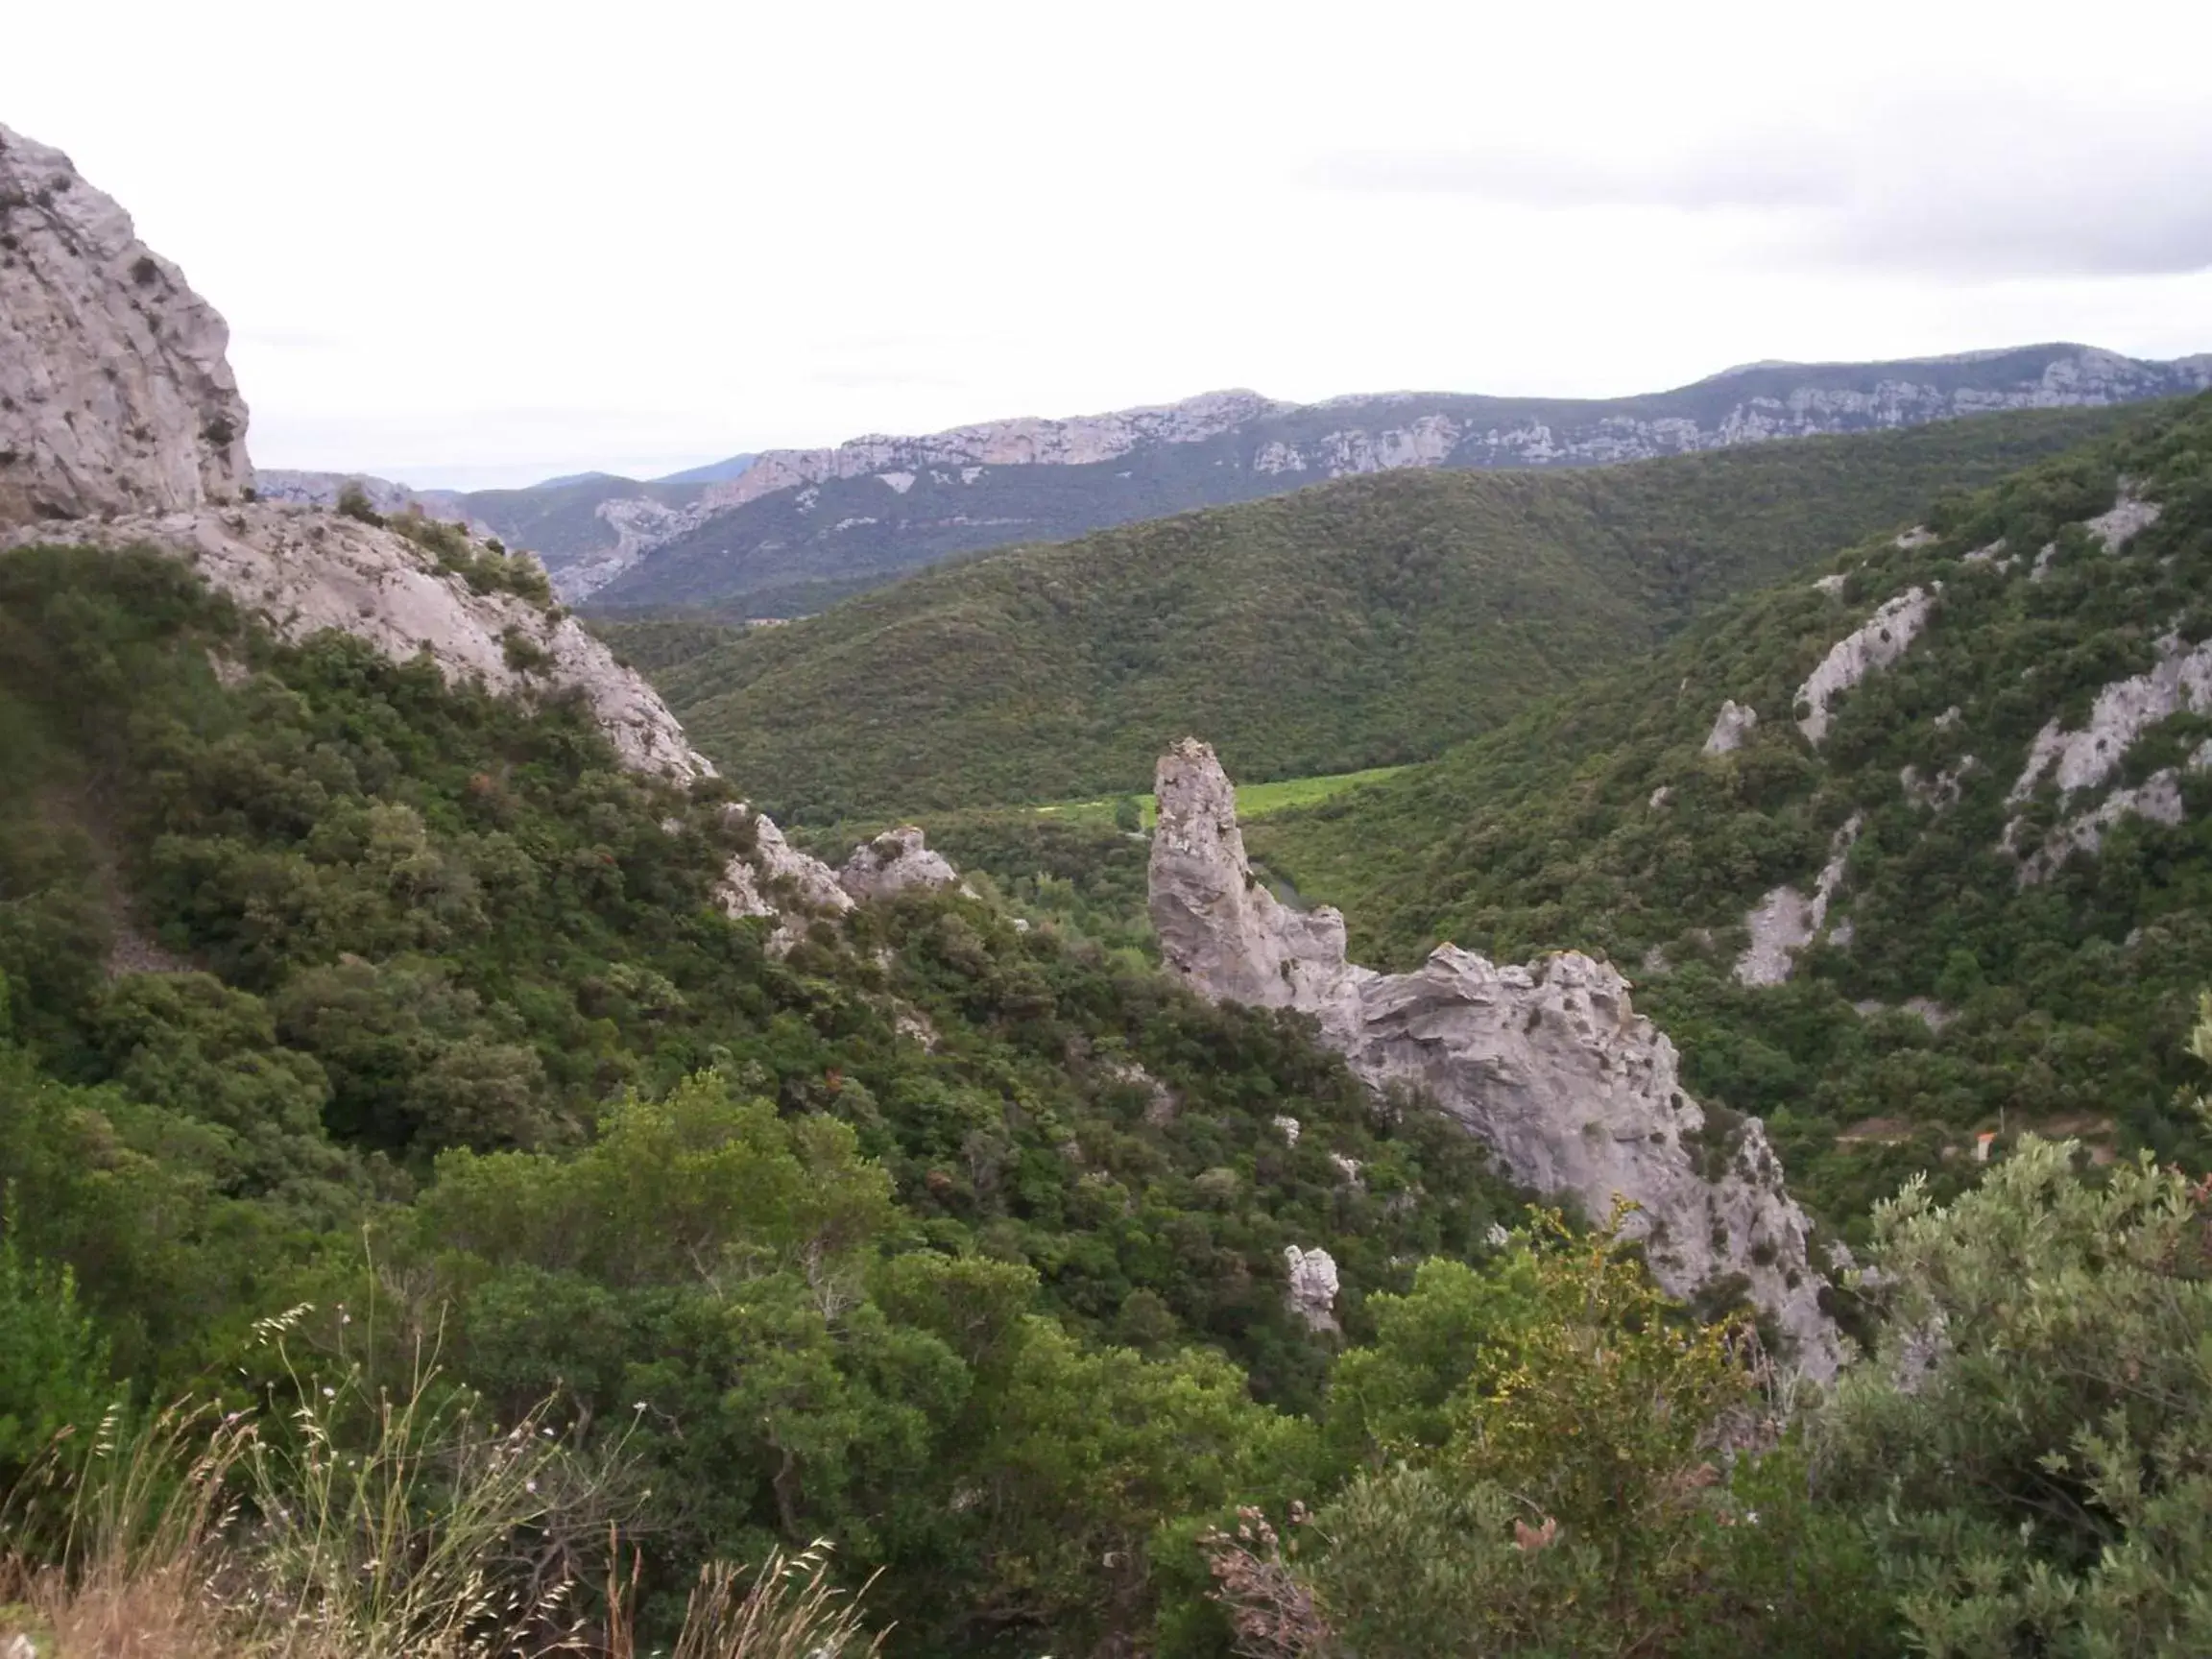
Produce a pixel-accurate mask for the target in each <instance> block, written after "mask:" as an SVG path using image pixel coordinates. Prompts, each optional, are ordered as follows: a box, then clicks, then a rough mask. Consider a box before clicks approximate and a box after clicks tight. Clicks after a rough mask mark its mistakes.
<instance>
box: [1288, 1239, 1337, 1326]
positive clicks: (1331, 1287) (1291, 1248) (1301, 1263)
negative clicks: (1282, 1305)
mask: <svg viewBox="0 0 2212 1659" xmlns="http://www.w3.org/2000/svg"><path fill="white" fill-rule="evenodd" d="M1283 1277H1284V1292H1283V1294H1284V1300H1285V1301H1286V1303H1287V1304H1288V1305H1289V1309H1290V1311H1291V1312H1293V1313H1295V1314H1297V1315H1298V1317H1299V1318H1301V1319H1303V1320H1305V1322H1306V1329H1307V1330H1309V1331H1326V1332H1334V1331H1335V1330H1336V1329H1337V1324H1336V1259H1335V1258H1334V1256H1332V1255H1330V1254H1329V1252H1328V1251H1326V1250H1324V1249H1322V1248H1320V1247H1319V1246H1318V1245H1316V1246H1315V1247H1314V1248H1312V1249H1310V1250H1302V1249H1300V1248H1299V1247H1298V1246H1297V1245H1295V1244H1286V1245H1284V1246H1283Z"/></svg>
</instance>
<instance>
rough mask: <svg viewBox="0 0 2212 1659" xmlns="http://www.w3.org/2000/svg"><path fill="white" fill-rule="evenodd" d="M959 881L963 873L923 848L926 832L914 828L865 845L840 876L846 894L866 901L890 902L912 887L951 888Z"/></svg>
mask: <svg viewBox="0 0 2212 1659" xmlns="http://www.w3.org/2000/svg"><path fill="white" fill-rule="evenodd" d="M959 879H960V872H959V871H957V870H955V869H953V868H952V866H951V864H950V862H948V861H947V859H946V857H945V855H944V854H942V853H932V852H930V851H929V849H928V848H927V847H926V846H925V845H923V838H922V831H921V830H920V829H917V828H915V827H914V826H913V825H911V824H902V825H901V826H899V828H898V829H886V830H885V831H884V832H883V833H882V834H880V835H878V836H877V837H876V839H875V840H873V841H863V842H861V843H860V845H859V846H857V847H855V848H854V849H853V854H852V856H851V857H849V858H847V859H846V860H845V864H844V867H843V868H842V869H840V870H839V871H838V872H837V880H838V882H839V884H840V885H842V886H843V887H844V889H845V891H846V892H848V893H850V894H852V895H853V897H854V898H855V899H862V900H866V899H888V898H890V897H891V896H892V895H893V894H896V893H903V892H905V891H906V890H907V889H908V888H910V887H950V886H953V885H955V884H957V883H958V881H959Z"/></svg>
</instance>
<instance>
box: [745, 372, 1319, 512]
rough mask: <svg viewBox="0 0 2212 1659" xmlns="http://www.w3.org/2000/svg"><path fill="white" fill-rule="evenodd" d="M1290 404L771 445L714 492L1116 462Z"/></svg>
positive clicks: (896, 490)
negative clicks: (828, 444) (808, 445)
mask: <svg viewBox="0 0 2212 1659" xmlns="http://www.w3.org/2000/svg"><path fill="white" fill-rule="evenodd" d="M1290 407H1292V405H1290V404H1287V403H1278V402H1276V401H1275V400H1274V399H1272V398H1269V397H1261V396H1260V395H1259V394H1258V393H1257V392H1209V393H1206V394H1204V395H1203V396H1201V397H1186V398H1185V399H1183V401H1181V402H1179V403H1162V404H1156V405H1148V406H1146V407H1143V408H1138V409H1122V410H1118V411H1116V412H1115V413H1113V414H1110V415H1075V416H1070V417H1068V418H1067V419H1065V420H1057V421H1050V420H1043V419H1039V418H1036V417H1032V416H1024V417H1021V418H1018V419H1015V420H1011V421H984V422H983V423H982V424H980V425H976V426H955V427H953V428H952V429H951V430H950V431H948V432H934V433H931V434H929V435H928V436H926V437H921V438H894V437H889V436H886V435H883V434H873V435H871V436H869V437H866V438H854V439H853V440H851V441H850V442H849V443H844V444H840V445H837V446H836V447H835V448H834V449H770V450H767V451H765V452H764V453H762V454H760V455H759V456H757V457H756V458H755V460H754V462H753V465H752V466H751V467H749V468H747V469H745V470H744V472H742V473H741V474H739V475H738V476H737V477H736V478H733V479H732V480H731V481H730V482H728V483H727V484H718V485H715V486H713V487H712V488H711V489H710V490H709V492H708V497H707V498H708V500H709V502H710V503H711V504H713V505H715V506H720V507H735V506H741V505H742V504H743V503H745V502H747V501H752V500H756V499H757V498H758V497H760V496H762V495H767V494H771V493H774V492H776V491H779V490H792V489H799V488H803V487H805V485H808V484H819V483H822V482H823V481H824V480H826V479H830V478H864V477H868V476H870V475H872V474H873V475H875V476H877V477H878V478H880V479H881V480H882V482H883V484H884V487H885V488H886V489H887V490H889V491H890V492H891V493H893V494H904V493H905V492H906V490H907V489H908V488H910V487H911V486H912V484H913V482H914V477H915V475H916V474H917V473H922V472H926V471H928V470H929V469H931V468H938V469H951V470H954V471H958V470H960V469H966V468H970V467H975V468H983V467H1080V466H1085V465H1088V464H1090V463H1093V462H1098V461H1114V460H1118V459H1119V458H1120V457H1121V456H1123V455H1126V454H1128V453H1129V452H1130V451H1131V450H1132V449H1135V448H1138V447H1139V446H1140V445H1154V444H1196V443H1201V442H1203V441H1204V440H1206V439H1208V438H1214V437H1218V436H1219V435H1220V434H1222V433H1224V432H1229V431H1233V430H1234V429H1236V428H1237V427H1239V426H1242V425H1245V424H1247V423H1249V422H1250V421H1256V420H1258V419H1259V418H1261V417H1262V416H1264V415H1272V414H1275V413H1277V412H1279V411H1281V410H1285V409H1288V408H1290ZM967 481H968V482H971V483H973V482H974V480H973V479H969V480H967Z"/></svg>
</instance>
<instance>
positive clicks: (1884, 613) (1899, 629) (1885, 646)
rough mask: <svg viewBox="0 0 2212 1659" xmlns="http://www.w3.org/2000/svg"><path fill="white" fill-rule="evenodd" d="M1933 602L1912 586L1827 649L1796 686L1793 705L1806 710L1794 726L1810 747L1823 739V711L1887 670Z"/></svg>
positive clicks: (1920, 625)
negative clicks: (1882, 670)
mask: <svg viewBox="0 0 2212 1659" xmlns="http://www.w3.org/2000/svg"><path fill="white" fill-rule="evenodd" d="M1932 603H1933V601H1932V600H1931V599H1930V597H1929V594H1928V590H1927V589H1924V588H1913V589H1909V590H1908V591H1906V592H1903V593H1900V594H1898V595H1897V597H1896V598H1894V599H1891V600H1890V601H1889V602H1888V603H1887V604H1886V605H1884V606H1883V607H1882V608H1881V609H1880V610H1878V611H1876V612H1875V613H1874V614H1873V615H1871V616H1869V617H1867V618H1866V620H1865V621H1864V622H1863V623H1861V624H1860V625H1859V626H1858V627H1857V628H1854V629H1853V630H1852V631H1851V632H1850V633H1848V634H1846V635H1845V636H1844V637H1842V638H1840V639H1839V640H1837V641H1836V643H1835V644H1834V645H1832V646H1830V647H1829V648H1828V655H1827V656H1825V657H1823V658H1821V659H1820V663H1819V666H1817V667H1816V668H1815V669H1814V670H1813V672H1812V673H1811V674H1810V675H1809V676H1807V678H1806V681H1805V684H1804V685H1801V686H1799V687H1798V688H1797V701H1798V703H1799V704H1800V705H1801V706H1802V707H1803V708H1804V709H1805V712H1804V713H1803V714H1801V715H1799V716H1798V717H1797V728H1798V730H1799V731H1801V732H1803V733H1805V736H1806V739H1807V740H1808V741H1809V742H1811V743H1813V744H1814V745H1815V747H1817V746H1818V745H1819V742H1820V740H1821V739H1822V738H1823V737H1825V736H1827V735H1828V707H1829V705H1830V704H1832V703H1833V702H1835V701H1836V699H1837V698H1839V697H1840V696H1841V695H1842V694H1843V693H1844V692H1846V691H1848V690H1850V689H1851V687H1852V686H1854V685H1858V684H1859V682H1860V681H1862V680H1863V679H1865V678H1866V676H1867V675H1869V674H1871V673H1873V672H1874V671H1875V670H1876V669H1878V668H1887V666H1888V665H1889V664H1890V663H1892V662H1894V661H1897V659H1898V658H1900V657H1902V656H1904V655H1905V650H1906V647H1908V646H1909V645H1911V643H1912V641H1913V639H1914V638H1915V637H1917V636H1918V635H1919V632H1920V630H1921V629H1922V628H1924V627H1926V626H1927V624H1928V612H1929V609H1930V606H1931V604H1932Z"/></svg>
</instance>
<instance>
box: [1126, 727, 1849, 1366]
mask: <svg viewBox="0 0 2212 1659" xmlns="http://www.w3.org/2000/svg"><path fill="white" fill-rule="evenodd" d="M1155 788H1156V791H1157V794H1158V799H1159V804H1160V806H1159V812H1160V816H1159V824H1158V827H1157V829H1155V831H1154V834H1153V841H1152V858H1151V866H1150V873H1149V882H1148V886H1149V908H1150V911H1151V916H1152V925H1153V928H1154V931H1155V932H1156V933H1157V935H1158V937H1159V940H1160V950H1161V956H1162V959H1163V960H1164V961H1165V962H1166V965H1167V966H1168V968H1169V969H1170V970H1171V971H1172V972H1174V973H1175V974H1178V975H1179V976H1181V977H1182V978H1183V979H1184V980H1185V981H1186V982H1187V983H1189V984H1190V985H1191V986H1192V987H1193V988H1194V989H1196V990H1197V991H1199V992H1200V993H1201V994H1202V995H1204V996H1206V997H1208V998H1212V999H1214V1000H1216V1001H1237V1002H1245V1003H1249V1004H1251V1005H1254V1006H1257V1007H1268V1008H1290V1009H1294V1010H1297V1011H1298V1012H1300V1013H1305V1014H1310V1015H1312V1016H1314V1017H1315V1019H1316V1020H1317V1022H1318V1023H1319V1027H1320V1034H1321V1039H1322V1041H1323V1042H1324V1043H1325V1044H1327V1045H1328V1046H1330V1047H1332V1048H1334V1049H1335V1050H1336V1051H1337V1052H1339V1053H1340V1054H1342V1055H1343V1056H1344V1058H1345V1061H1346V1063H1347V1064H1348V1065H1349V1066H1350V1068H1351V1070H1352V1071H1353V1073H1354V1074H1355V1075H1356V1076H1358V1078H1360V1080H1361V1081H1363V1082H1364V1083H1366V1084H1367V1085H1368V1086H1369V1087H1370V1088H1373V1089H1375V1090H1377V1091H1379V1092H1380V1091H1384V1090H1387V1089H1389V1088H1390V1087H1392V1086H1393V1085H1408V1086H1411V1087H1414V1088H1416V1089H1419V1090H1422V1091H1424V1092H1426V1093H1427V1094H1430V1095H1431V1096H1432V1097H1433V1098H1434V1099H1435V1100H1436V1101H1437V1103H1438V1104H1439V1105H1440V1106H1441V1107H1442V1108H1443V1109H1444V1110H1445V1111H1447V1112H1449V1113H1451V1114H1452V1116H1453V1117H1455V1118H1457V1119H1458V1120H1459V1121H1460V1122H1461V1123H1463V1124H1464V1125H1466V1127H1467V1128H1468V1130H1469V1131H1470V1132H1471V1133H1473V1134H1474V1135H1476V1136H1477V1137H1478V1138H1479V1139H1480V1140H1481V1141H1483V1142H1485V1143H1486V1144H1487V1145H1488V1146H1489V1147H1490V1148H1491V1150H1492V1152H1493V1153H1494V1154H1495V1156H1496V1157H1497V1159H1498V1161H1499V1164H1500V1166H1502V1167H1503V1169H1504V1170H1505V1172H1506V1173H1508V1174H1509V1175H1510V1176H1511V1177H1513V1178H1514V1179H1516V1180H1518V1181H1521V1182H1523V1183H1525V1184H1527V1185H1528V1186H1530V1187H1533V1188H1536V1189H1537V1190H1542V1191H1546V1192H1552V1193H1561V1194H1565V1195H1567V1196H1570V1197H1572V1198H1573V1199H1574V1200H1575V1202H1576V1203H1577V1204H1578V1205H1579V1206H1580V1207H1581V1208H1582V1210H1583V1211H1584V1213H1585V1214H1590V1215H1592V1216H1594V1217H1599V1218H1602V1217H1603V1216H1605V1215H1606V1214H1609V1212H1610V1210H1611V1208H1612V1206H1613V1203H1614V1201H1615V1199H1616V1197H1619V1198H1625V1199H1627V1200H1630V1201H1631V1202H1633V1203H1634V1204H1636V1205H1637V1206H1638V1210H1637V1212H1636V1213H1635V1214H1633V1215H1632V1216H1631V1217H1630V1219H1629V1221H1628V1223H1627V1225H1628V1227H1629V1229H1630V1231H1631V1233H1632V1234H1634V1235H1636V1236H1640V1237H1642V1238H1644V1239H1645V1240H1646V1252H1647V1260H1648V1261H1649V1262H1650V1265H1651V1270H1652V1273H1653V1276H1654V1277H1655V1278H1656V1279H1657V1280H1658V1282H1659V1283H1660V1284H1661V1285H1662V1286H1664V1287H1665V1288H1666V1289H1667V1290H1668V1291H1669V1292H1670V1293H1671V1294H1673V1295H1677V1296H1683V1297H1691V1296H1695V1295H1696V1294H1697V1293H1698V1292H1699V1291H1701V1290H1704V1289H1706V1288H1708V1287H1711V1286H1716V1285H1717V1284H1718V1283H1719V1282H1721V1281H1726V1280H1729V1279H1732V1278H1734V1277H1736V1276H1741V1280H1742V1283H1743V1285H1744V1286H1747V1287H1748V1291H1747V1293H1748V1294H1749V1296H1750V1298H1751V1300H1752V1301H1753V1302H1754V1303H1755V1304H1756V1305H1757V1306H1758V1307H1759V1308H1760V1309H1761V1310H1762V1311H1763V1312H1765V1313H1766V1314H1767V1315H1768V1316H1769V1317H1770V1318H1771V1319H1772V1320H1773V1322H1774V1325H1775V1327H1776V1328H1777V1329H1778V1330H1779V1331H1781V1332H1782V1333H1783V1334H1784V1335H1785V1337H1786V1338H1787V1339H1788V1340H1789V1342H1790V1343H1791V1347H1792V1348H1793V1350H1794V1351H1793V1353H1792V1354H1791V1360H1792V1362H1793V1363H1794V1364H1795V1365H1796V1366H1797V1367H1798V1368H1799V1369H1800V1370H1801V1371H1802V1372H1803V1373H1805V1374H1806V1375H1808V1376H1811V1377H1814V1378H1816V1379H1826V1378H1828V1377H1830V1376H1832V1375H1833V1374H1834V1372H1835V1370H1836V1368H1837V1366H1838V1364H1839V1362H1840V1359H1841V1353H1842V1350H1841V1344H1840V1339H1839V1336H1838V1334H1837V1332H1836V1328H1835V1325H1834V1323H1833V1322H1832V1321H1831V1320H1830V1319H1829V1318H1828V1316H1827V1315H1826V1314H1825V1313H1824V1312H1822V1311H1821V1309H1820V1303H1819V1293H1820V1289H1821V1286H1822V1285H1823V1284H1824V1283H1825V1281H1824V1280H1823V1278H1822V1276H1821V1273H1820V1272H1819V1270H1818V1269H1817V1268H1815V1266H1814V1264H1813V1263H1812V1262H1811V1261H1810V1260H1809V1256H1808V1249H1809V1239H1810V1233H1811V1223H1810V1222H1809V1221H1808V1219H1807V1217H1806V1215H1805V1213H1804V1212H1803V1211H1802V1210H1800V1209H1799V1208H1798V1207H1797V1205H1796V1204H1795V1203H1794V1202H1792V1201H1791V1198H1790V1196H1789V1194H1788V1192H1787V1191H1786V1190H1785V1189H1784V1186H1783V1179H1782V1167H1781V1164H1780V1162H1779V1160H1778V1159H1777V1158H1776V1157H1775V1155H1774V1153H1773V1150H1772V1148H1771V1147H1770V1146H1769V1145H1768V1144H1767V1136H1766V1131H1765V1129H1764V1127H1763V1126H1762V1125H1761V1124H1760V1123H1759V1122H1758V1120H1757V1119H1756V1118H1743V1119H1741V1120H1737V1121H1734V1122H1725V1121H1723V1120H1721V1119H1719V1118H1718V1117H1710V1116H1708V1114H1707V1113H1706V1112H1705V1110H1704V1109H1703V1108H1702V1107H1700V1106H1699V1105H1698V1104H1697V1102H1696V1101H1695V1100H1693V1099H1692V1098H1691V1097H1690V1096H1689V1095H1688V1094H1685V1093H1684V1092H1683V1090H1682V1088H1681V1084H1680V1079H1679V1073H1678V1067H1677V1062H1676V1056H1675V1051H1674V1046H1673V1045H1672V1044H1671V1043H1670V1042H1669V1041H1668V1040H1667V1038H1666V1036H1665V1035H1664V1034H1663V1033H1661V1032H1660V1031H1658V1030H1657V1029H1656V1028H1655V1027H1654V1026H1653V1025H1652V1024H1651V1022H1649V1021H1648V1020H1645V1019H1641V1018H1639V1017H1638V1016H1637V1015H1636V1013H1635V1011H1634V1010H1633V1008H1632V1007H1631V1006H1630V1004H1629V999H1628V991H1629V986H1628V982H1627V981H1626V980H1624V979H1623V977H1622V976H1621V975H1620V974H1618V973H1617V972H1615V971H1614V970H1613V969H1612V968H1610V967H1608V966H1607V965H1605V964H1603V963H1600V962H1597V961H1593V960H1592V959H1591V958H1589V957H1587V956H1584V955H1582V954H1580V953H1579V952H1576V951H1565V952H1561V953H1560V954H1558V955H1554V956H1551V957H1548V958H1545V959H1544V960H1542V961H1539V962H1535V963H1531V964H1529V965H1527V966H1526V967H1511V966H1507V967H1501V966H1499V965H1497V964H1495V963H1492V962H1490V961H1488V960H1487V959H1486V958H1484V957H1481V956H1479V955H1477V954H1475V953H1474V952H1473V951H1469V950H1460V949H1458V948H1457V947H1455V946H1452V945H1445V946H1441V947H1439V948H1438V949H1437V950H1435V951H1434V952H1433V953H1431V956H1430V958H1429V960H1428V961H1427V962H1426V963H1425V964H1423V966H1422V967H1421V968H1420V969H1419V970H1417V971H1416V972H1414V973H1411V974H1378V973H1376V972H1375V971H1374V970H1372V969H1368V968H1362V967H1358V966H1357V965H1355V964H1353V963H1351V962H1349V961H1348V960H1347V959H1346V956H1345V946H1344V919H1343V917H1342V916H1341V915H1339V914H1338V913H1337V912H1336V911H1334V910H1332V909H1327V908H1323V909H1319V910H1314V911H1310V912H1300V911H1295V910H1291V909H1289V908H1288V907H1286V906H1285V905H1284V904H1282V903H1281V902H1278V901H1277V900H1276V899H1275V897H1274V896H1273V895H1272V894H1271V893H1269V892H1268V891H1267V889H1266V888H1265V886H1263V885H1262V883H1261V882H1260V881H1259V879H1258V878H1257V877H1256V876H1255V875H1254V874H1253V872H1252V868H1251V865H1250V862H1249V861H1248V860H1247V858H1246V856H1245V854H1244V841H1243V835H1242V833H1241V831H1240V830H1239V829H1238V826H1237V813H1236V796H1235V791H1234V790H1233V789H1232V788H1231V786H1230V782H1229V780H1228V778H1227V777H1226V776H1225V775H1224V774H1223V772H1222V770H1221V766H1220V763H1219V761H1218V760H1217V759H1216V758H1215V757H1214V752H1213V750H1212V749H1211V748H1209V747H1208V746H1207V745H1205V744H1203V743H1200V742H1198V741H1196V740H1195V739H1191V738H1186V739H1184V740H1182V741H1181V742H1179V743H1177V744H1175V745H1174V746H1173V747H1172V748H1171V749H1169V750H1168V751H1167V753H1166V755H1164V756H1163V757H1161V759H1160V763H1159V770H1158V776H1157V780H1156V783H1155Z"/></svg>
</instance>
